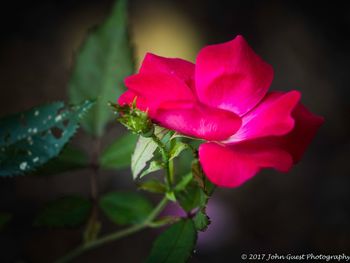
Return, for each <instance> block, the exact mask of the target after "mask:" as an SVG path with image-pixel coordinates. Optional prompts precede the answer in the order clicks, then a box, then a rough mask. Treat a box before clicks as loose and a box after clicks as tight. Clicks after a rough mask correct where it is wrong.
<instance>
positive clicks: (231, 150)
mask: <svg viewBox="0 0 350 263" xmlns="http://www.w3.org/2000/svg"><path fill="white" fill-rule="evenodd" d="M199 160H200V163H201V165H202V167H203V171H204V173H205V174H206V176H207V177H208V178H209V180H210V181H211V182H212V183H214V184H216V185H218V186H221V187H237V186H240V185H241V184H243V183H244V182H246V181H247V180H249V179H250V178H252V177H253V176H254V175H255V174H256V173H257V172H258V171H259V170H260V169H262V168H275V169H276V170H278V171H281V172H287V171H288V170H289V169H290V168H291V166H292V163H293V161H292V158H291V156H290V155H289V154H288V153H287V152H286V151H284V150H282V149H280V148H278V147H273V146H268V147H266V145H265V144H264V143H261V144H260V143H257V144H255V143H254V142H248V143H247V142H244V143H240V144H235V145H230V146H229V145H219V144H217V143H205V144H202V145H201V146H200V147H199Z"/></svg>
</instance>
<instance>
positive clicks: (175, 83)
mask: <svg viewBox="0 0 350 263" xmlns="http://www.w3.org/2000/svg"><path fill="white" fill-rule="evenodd" d="M125 85H126V86H127V87H128V88H129V89H130V90H131V91H132V92H134V93H135V94H136V95H138V96H140V97H142V98H144V99H145V100H147V102H148V107H149V108H151V109H154V110H156V109H157V108H158V107H159V105H160V104H161V103H165V102H174V101H189V102H191V101H194V100H195V96H194V94H193V93H192V91H191V89H190V88H189V87H188V86H187V85H186V84H185V83H184V82H183V81H182V80H180V79H179V78H177V77H175V76H171V75H168V74H165V73H139V74H135V75H132V76H130V77H127V78H126V79H125Z"/></svg>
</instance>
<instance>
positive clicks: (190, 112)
mask: <svg viewBox="0 0 350 263" xmlns="http://www.w3.org/2000/svg"><path fill="white" fill-rule="evenodd" d="M156 120H157V121H158V122H159V123H160V124H161V125H162V126H164V127H166V128H168V129H172V130H175V131H178V132H180V133H182V134H185V135H188V136H192V137H197V138H200V139H205V140H210V141H211V140H224V139H227V138H228V137H230V136H231V135H232V134H234V133H235V132H236V131H237V130H238V129H239V127H240V126H241V119H240V117H239V116H237V115H236V114H234V113H232V112H229V111H225V110H220V109H215V108H211V107H208V106H205V105H202V104H198V103H193V104H186V103H179V104H178V105H176V103H173V104H168V105H162V107H160V109H159V110H158V111H157V116H156Z"/></svg>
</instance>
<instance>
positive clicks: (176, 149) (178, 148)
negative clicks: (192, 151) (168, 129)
mask: <svg viewBox="0 0 350 263" xmlns="http://www.w3.org/2000/svg"><path fill="white" fill-rule="evenodd" d="M173 141H174V140H173ZM187 148H188V145H187V144H185V143H183V142H180V141H175V144H174V146H173V147H172V148H171V149H170V160H172V159H174V158H175V157H177V156H179V154H180V153H181V152H182V151H183V150H186V149H187Z"/></svg>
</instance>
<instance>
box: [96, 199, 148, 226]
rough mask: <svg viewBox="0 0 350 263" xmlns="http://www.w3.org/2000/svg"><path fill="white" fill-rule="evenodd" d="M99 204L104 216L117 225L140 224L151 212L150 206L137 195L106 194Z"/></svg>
mask: <svg viewBox="0 0 350 263" xmlns="http://www.w3.org/2000/svg"><path fill="white" fill-rule="evenodd" d="M99 203H100V207H101V209H102V210H103V212H104V213H105V214H106V216H107V217H108V218H109V219H110V220H111V221H113V222H114V223H116V224H119V225H126V224H137V223H140V222H142V221H143V220H144V219H146V217H147V216H148V215H149V213H150V212H151V211H152V204H151V203H150V202H149V201H148V200H147V199H146V198H145V197H143V196H142V195H140V194H138V193H129V192H111V193H107V194H105V195H103V196H102V197H101V199H100V202H99Z"/></svg>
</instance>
